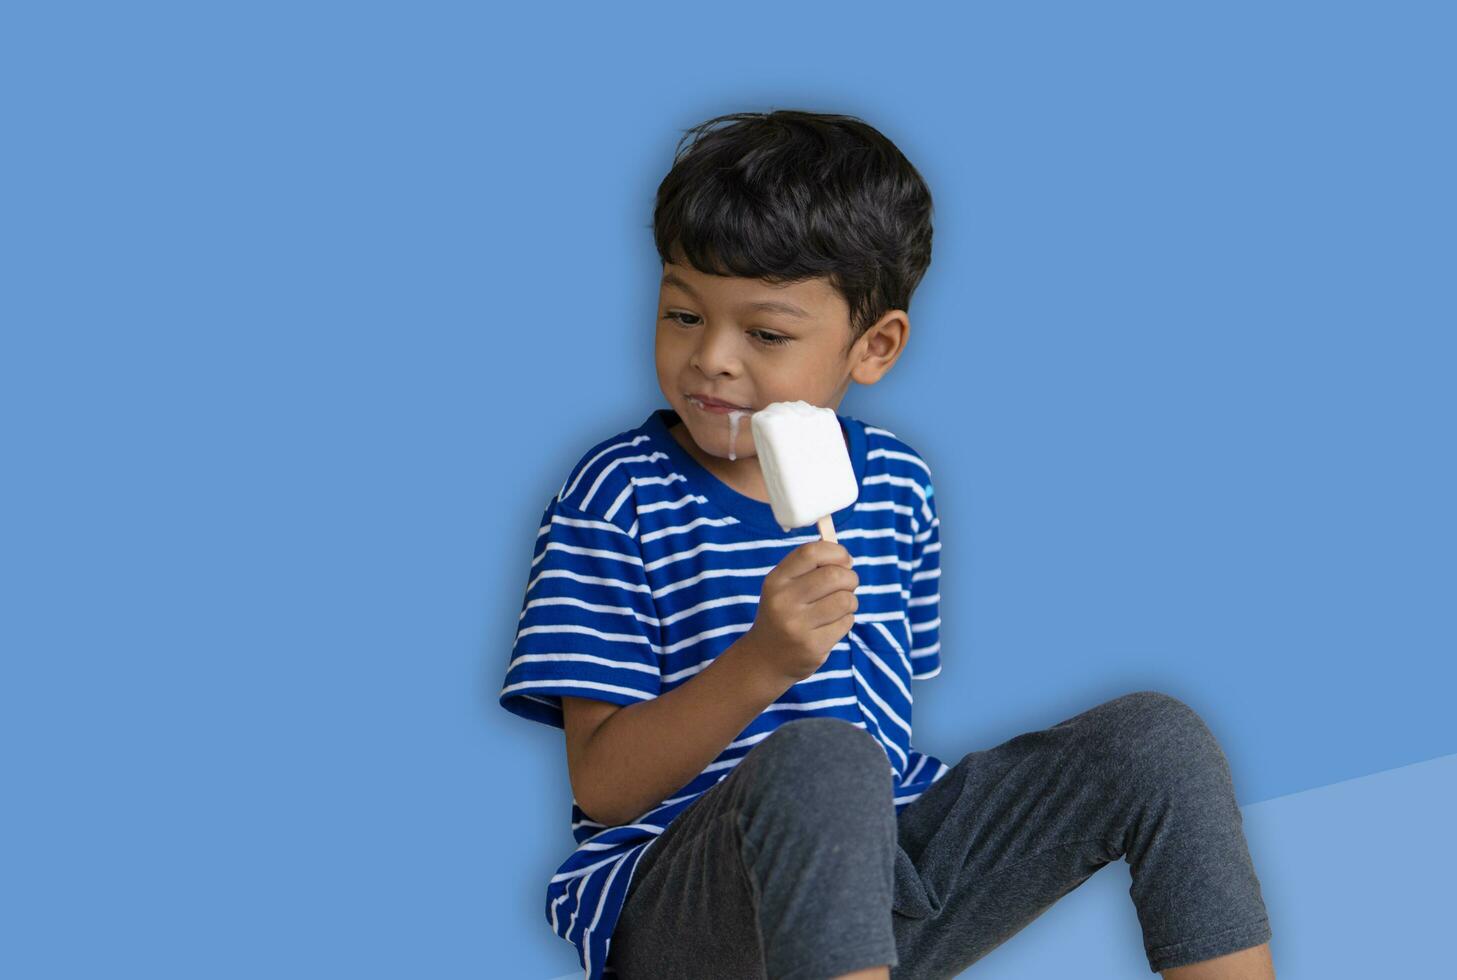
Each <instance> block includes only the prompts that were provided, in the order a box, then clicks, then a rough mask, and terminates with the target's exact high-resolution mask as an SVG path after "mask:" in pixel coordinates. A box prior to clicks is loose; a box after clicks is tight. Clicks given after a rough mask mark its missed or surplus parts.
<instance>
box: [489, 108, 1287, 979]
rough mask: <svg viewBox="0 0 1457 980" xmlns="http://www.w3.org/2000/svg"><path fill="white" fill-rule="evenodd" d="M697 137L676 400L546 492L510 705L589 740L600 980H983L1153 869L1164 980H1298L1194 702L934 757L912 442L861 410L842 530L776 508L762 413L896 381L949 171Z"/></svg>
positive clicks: (560, 897)
mask: <svg viewBox="0 0 1457 980" xmlns="http://www.w3.org/2000/svg"><path fill="white" fill-rule="evenodd" d="M689 135H691V136H693V137H695V139H694V140H693V142H692V143H691V145H690V146H689V148H688V150H687V152H684V151H683V147H682V146H681V145H680V148H679V153H678V154H677V158H676V159H675V161H674V165H673V168H672V170H671V171H670V173H669V174H668V176H667V177H666V178H665V179H664V180H663V182H662V184H661V186H660V187H659V189H658V197H657V203H656V208H655V213H654V234H655V239H656V242H657V247H658V252H659V255H660V257H661V258H662V259H663V278H662V282H661V285H660V294H659V300H660V302H659V308H658V310H657V317H658V321H657V327H656V343H655V357H656V362H657V373H658V383H659V387H660V388H661V389H662V393H663V395H664V397H665V398H666V399H667V400H668V403H669V405H670V406H671V408H669V409H658V410H655V411H654V412H652V413H651V414H650V415H649V416H648V418H647V419H646V420H645V421H644V422H643V423H642V424H641V425H639V426H638V427H636V428H634V429H631V430H628V431H625V432H623V433H620V434H618V435H615V436H612V437H610V438H607V439H604V440H602V441H600V442H598V443H597V444H596V445H595V446H593V447H592V448H591V449H589V450H588V451H587V452H586V453H585V454H584V455H583V457H582V458H581V460H580V461H579V462H578V463H577V465H576V466H574V467H573V469H572V471H571V473H570V474H568V476H567V479H566V480H565V481H564V482H563V484H562V486H561V489H560V490H559V492H558V493H557V494H555V495H554V496H553V497H552V498H551V500H550V501H548V504H547V507H546V510H545V513H544V514H543V517H542V522H541V526H540V531H539V532H538V536H537V545H536V548H535V557H534V558H533V560H532V563H531V569H530V573H529V576H528V581H527V587H526V596H525V600H524V602H523V608H522V612H521V617H520V628H519V630H518V632H517V634H516V641H515V646H514V648H513V651H512V659H511V661H510V664H509V666H508V668H507V673H506V678H505V683H504V685H503V687H502V690H501V694H500V703H501V704H502V706H503V707H505V708H507V709H508V710H510V711H512V712H513V713H515V714H518V715H521V716H522V717H525V718H529V719H532V720H535V721H539V722H543V723H545V724H550V725H553V726H555V727H559V728H562V729H564V731H565V734H566V743H567V761H568V772H569V777H570V781H571V786H572V791H573V805H572V830H573V835H574V837H575V839H576V842H577V849H576V850H575V852H574V853H573V854H572V855H571V856H570V857H569V858H568V859H567V860H566V861H565V862H564V863H563V864H562V865H561V867H560V868H559V870H558V872H557V873H556V875H554V876H553V878H552V879H551V881H550V883H549V885H548V890H547V902H546V910H545V911H546V917H547V921H548V922H550V923H551V926H552V928H553V930H554V931H555V932H556V933H557V934H558V935H560V936H562V937H563V938H565V939H567V940H568V941H570V942H572V943H573V944H574V945H575V946H576V947H577V950H578V955H579V958H580V960H581V962H582V966H583V968H584V971H585V976H586V978H587V980H597V978H599V977H603V976H622V977H627V978H629V980H638V978H677V977H691V978H714V977H725V978H750V977H763V976H768V977H774V978H780V977H790V978H794V980H823V978H829V977H857V978H858V977H866V978H870V977H887V976H889V975H890V967H892V966H894V967H895V968H896V969H895V975H896V976H898V977H901V976H904V977H949V976H954V975H955V974H956V973H958V972H960V971H961V970H962V969H964V968H965V967H966V966H968V965H969V964H970V963H972V962H974V961H975V960H976V959H979V958H980V957H981V956H983V955H985V954H986V952H988V951H989V950H991V949H992V948H994V947H995V946H996V945H998V944H999V943H1001V942H1002V941H1004V940H1005V939H1006V938H1007V937H1008V936H1010V935H1011V934H1012V933H1014V932H1015V931H1017V930H1018V929H1020V928H1021V927H1022V926H1024V925H1026V923H1027V922H1029V921H1031V920H1032V919H1033V918H1035V917H1036V916H1037V915H1039V914H1041V912H1042V911H1043V910H1045V908H1046V907H1047V906H1049V905H1050V904H1051V903H1052V902H1053V901H1055V900H1056V899H1057V897H1059V896H1060V895H1062V894H1065V893H1066V892H1067V891H1070V890H1071V889H1072V888H1074V887H1076V886H1077V884H1079V883H1080V882H1081V881H1083V880H1085V879H1086V878H1087V877H1088V876H1089V875H1091V874H1092V873H1093V872H1094V871H1095V870H1096V869H1097V868H1098V867H1101V866H1103V865H1104V864H1107V863H1108V862H1109V861H1111V860H1114V859H1116V858H1118V857H1120V856H1123V855H1125V854H1126V855H1128V859H1129V862H1130V864H1131V865H1133V868H1134V879H1135V881H1134V888H1133V890H1132V891H1133V895H1134V899H1135V904H1136V905H1137V907H1138V911H1139V915H1140V919H1141V921H1142V924H1143V929H1144V936H1145V942H1146V945H1147V952H1148V955H1149V962H1150V966H1151V967H1152V968H1153V969H1154V970H1155V971H1159V970H1167V971H1168V972H1167V973H1166V974H1165V975H1166V976H1168V977H1181V978H1184V980H1189V978H1193V977H1205V976H1207V977H1266V976H1269V977H1273V975H1274V974H1273V972H1272V971H1269V970H1266V972H1259V971H1260V970H1261V969H1264V967H1263V966H1262V963H1263V964H1268V953H1267V949H1268V947H1267V946H1261V945H1260V944H1262V943H1264V942H1265V940H1267V939H1268V938H1269V928H1268V924H1267V921H1266V919H1265V912H1264V907H1263V904H1262V902H1261V899H1260V894H1259V885H1258V882H1257V880H1256V879H1255V877H1254V873H1253V869H1252V868H1251V867H1250V863H1249V858H1248V854H1247V852H1246V851H1245V848H1244V840H1243V836H1242V835H1241V834H1240V830H1239V819H1240V816H1239V810H1238V807H1237V805H1236V804H1235V801H1234V796H1233V789H1232V786H1231V785H1230V782H1229V776H1228V772H1227V768H1225V767H1224V760H1223V756H1222V754H1221V753H1220V751H1219V749H1218V746H1217V744H1216V743H1215V742H1214V740H1213V737H1212V735H1210V733H1209V732H1208V730H1207V729H1206V728H1204V727H1203V725H1202V723H1201V722H1200V721H1199V719H1198V717H1197V716H1195V715H1194V714H1193V712H1192V711H1191V710H1190V709H1188V708H1187V707H1185V706H1184V705H1183V704H1182V703H1181V702H1178V701H1176V700H1174V699H1173V698H1169V697H1167V696H1164V695H1160V694H1156V693H1153V692H1140V693H1139V694H1133V695H1128V696H1126V697H1124V698H1119V699H1117V700H1115V701H1112V702H1108V703H1106V704H1104V705H1100V706H1098V707H1097V708H1094V709H1092V710H1090V711H1088V712H1084V713H1083V714H1082V715H1079V716H1077V717H1076V718H1073V719H1068V720H1067V721H1065V722H1063V723H1061V724H1060V725H1057V726H1054V727H1053V728H1051V729H1047V730H1044V731H1041V732H1033V733H1028V734H1026V735H1023V736H1020V737H1019V738H1017V739H1013V740H1011V741H1009V742H1007V743H1004V744H1003V745H1000V746H997V747H996V748H994V749H990V750H987V751H984V752H973V753H970V754H968V755H967V756H965V757H964V758H963V759H962V760H961V762H959V763H958V764H957V765H956V766H954V767H948V766H947V765H946V763H944V762H942V761H941V760H940V759H938V758H936V757H935V756H933V755H930V754H928V753H925V752H923V751H921V750H919V749H916V748H914V747H912V745H911V704H912V696H911V686H910V682H911V681H912V680H924V679H928V678H931V677H935V676H936V675H937V674H938V673H939V672H940V669H941V660H940V643H939V627H940V618H939V600H940V589H939V578H940V567H941V565H940V530H939V528H940V520H939V515H938V511H937V504H936V497H935V495H934V493H933V487H932V482H931V471H930V468H929V467H928V466H927V464H926V462H925V460H924V459H922V458H921V457H920V455H919V454H917V453H916V452H915V450H914V449H912V448H911V447H910V446H909V445H908V444H907V443H905V442H904V441H902V440H900V439H899V438H897V437H896V435H895V434H894V433H892V432H890V431H888V430H886V429H884V428H880V427H877V426H873V425H868V424H866V423H864V422H861V421H859V420H858V419H854V418H851V417H847V416H838V417H839V419H840V425H841V429H842V432H843V434H844V437H845V441H846V446H847V447H848V449H849V453H850V458H851V460H852V464H853V467H854V471H855V476H856V479H857V481H858V483H859V485H860V494H859V498H858V500H856V502H855V503H854V504H852V505H851V506H848V507H846V508H845V509H843V510H841V511H840V512H838V513H836V514H834V515H833V519H834V524H835V529H836V534H837V536H838V538H839V541H838V542H837V543H831V542H828V541H824V540H821V539H820V538H819V535H818V533H817V531H816V529H815V528H814V527H813V526H811V527H807V528H794V529H791V530H790V531H789V532H787V533H786V532H785V531H783V529H782V528H780V527H779V525H778V524H777V522H776V521H775V520H774V517H773V514H772V510H771V508H770V505H769V503H768V494H767V492H766V491H765V487H764V481H763V475H762V473H761V471H760V470H759V467H758V462H757V460H756V458H755V455H754V444H753V439H752V436H751V432H750V427H749V425H748V418H749V415H750V414H751V413H752V412H753V411H755V410H757V409H759V408H762V407H764V406H765V405H767V404H769V403H771V402H775V401H793V400H804V401H807V402H810V403H811V404H814V405H820V406H829V407H832V408H837V407H838V405H839V403H840V401H841V399H842V398H843V396H844V394H845V392H846V391H847V390H848V388H849V386H850V383H851V382H852V381H855V382H858V383H860V384H867V385H868V384H874V383H875V382H877V381H878V380H880V378H882V377H883V376H884V375H885V374H886V372H888V371H889V370H890V368H891V366H892V365H893V364H894V363H895V361H896V359H897V358H898V357H899V355H900V354H901V352H902V351H903V350H904V348H905V344H906V340H907V337H908V335H909V329H910V325H909V320H908V315H907V312H906V310H907V308H908V306H909V303H910V297H911V294H912V292H913V291H914V290H915V287H916V286H917V284H918V283H919V282H920V279H921V277H922V275H923V274H924V272H925V270H926V268H927V267H928V265H929V263H930V257H931V237H932V230H931V221H930V217H931V196H930V193H929V191H928V189H927V188H926V186H925V183H924V182H923V181H922V180H921V178H920V175H919V174H918V173H917V172H916V170H915V168H914V167H912V166H911V164H910V163H909V161H907V160H906V159H905V157H904V156H903V155H902V154H901V153H900V151H899V150H898V149H897V148H896V147H895V146H894V145H893V144H892V143H890V141H888V140H887V139H886V138H885V137H884V136H882V135H881V134H880V133H879V132H877V131H876V130H875V129H873V128H871V127H870V126H868V125H866V124H865V123H864V122H862V121H860V120H858V119H854V118H853V117H847V116H838V115H823V114H813V113H806V112H797V111H787V110H784V111H776V112H772V113H768V114H767V115H760V114H755V113H736V114H731V115H728V116H720V117H717V118H715V119H711V120H708V121H707V122H705V123H702V124H700V125H699V126H697V127H694V129H693V130H690V131H689ZM837 415H838V413H837ZM1008 872H1009V874H1008ZM998 876H1000V877H998ZM1261 957H1263V960H1261ZM1196 962H1197V966H1193V965H1190V964H1195V963H1196ZM1252 964H1253V965H1252ZM1195 970H1203V971H1206V972H1193V971H1195ZM1209 971H1212V972H1209ZM1239 971H1244V972H1239Z"/></svg>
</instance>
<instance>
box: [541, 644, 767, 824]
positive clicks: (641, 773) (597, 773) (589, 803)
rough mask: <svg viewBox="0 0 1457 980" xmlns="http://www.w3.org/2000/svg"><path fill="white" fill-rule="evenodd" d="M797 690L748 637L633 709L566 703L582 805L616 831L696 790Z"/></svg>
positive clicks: (586, 701)
mask: <svg viewBox="0 0 1457 980" xmlns="http://www.w3.org/2000/svg"><path fill="white" fill-rule="evenodd" d="M794 683H795V680H794V678H791V677H788V676H784V675H781V674H778V673H777V672H776V671H774V670H773V668H772V662H771V661H769V660H767V659H765V658H764V657H761V656H756V655H755V650H754V648H753V646H752V640H751V639H750V637H749V634H747V633H746V634H744V635H743V636H740V637H739V639H738V640H736V641H735V642H734V643H733V644H731V645H730V646H729V647H728V648H727V649H726V650H724V651H723V652H721V653H720V654H719V655H718V656H717V657H716V658H715V659H714V660H712V661H710V662H709V664H708V666H707V667H704V668H703V669H702V670H700V671H699V672H698V673H697V674H695V675H693V676H692V677H691V678H689V679H688V680H686V681H684V682H683V683H682V684H681V685H679V686H678V687H675V688H673V689H672V690H671V691H665V692H664V693H662V694H660V695H658V696H657V697H655V698H652V699H651V700H648V701H641V702H638V703H636V704H630V705H615V704H610V703H608V702H605V701H594V700H592V699H590V698H576V697H563V698H562V699H561V700H562V712H563V715H564V721H565V728H566V732H567V769H568V772H569V774H570V778H571V782H572V792H573V795H574V796H575V797H576V800H577V805H578V806H579V807H581V808H582V810H583V812H585V813H586V814H587V815H588V816H590V817H591V818H592V819H593V820H596V821H598V822H599V823H603V824H606V825H607V826H609V827H615V826H619V825H621V824H625V823H629V822H631V821H632V820H635V819H636V818H637V817H640V816H642V815H643V814H644V813H647V812H648V811H649V810H651V809H652V808H653V807H655V806H657V805H658V804H659V803H661V802H662V801H663V800H665V799H667V798H668V796H669V794H670V793H673V792H674V791H676V790H679V789H681V788H683V787H684V786H686V785H687V784H688V783H690V782H691V781H692V780H693V778H694V777H695V776H697V775H698V774H699V773H701V772H702V771H703V770H704V768H705V767H706V766H707V765H708V764H709V763H710V762H712V761H713V760H714V759H716V758H718V755H719V753H721V752H722V751H723V750H724V747H725V746H727V745H728V744H729V742H731V741H733V739H734V736H735V735H738V734H739V733H740V732H742V731H743V730H744V729H745V728H747V727H748V726H749V724H750V723H751V722H752V721H753V720H754V719H755V718H757V717H758V716H759V713H760V712H762V711H763V710H764V709H765V708H766V707H768V706H769V705H771V704H773V703H774V701H776V700H777V699H778V698H779V696H780V695H781V694H783V693H784V692H785V691H786V690H788V689H789V688H790V687H791V686H792V685H793V684H794Z"/></svg>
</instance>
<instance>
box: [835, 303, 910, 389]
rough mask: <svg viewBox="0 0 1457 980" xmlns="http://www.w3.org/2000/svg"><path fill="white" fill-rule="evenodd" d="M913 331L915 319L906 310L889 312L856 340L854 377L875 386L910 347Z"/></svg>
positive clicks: (852, 370)
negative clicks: (908, 344) (912, 322)
mask: <svg viewBox="0 0 1457 980" xmlns="http://www.w3.org/2000/svg"><path fill="white" fill-rule="evenodd" d="M910 333H911V321H910V318H909V317H908V316H907V315H906V311H905V310H891V311H889V312H888V313H886V314H885V316H883V317H881V318H880V319H879V320H877V321H876V322H875V324H874V325H872V326H871V328H870V329H869V330H867V331H865V335H864V336H863V337H861V338H860V339H859V340H858V341H857V342H856V344H855V348H854V350H853V351H851V357H853V358H854V359H855V366H854V367H853V368H851V370H850V377H851V378H853V379H855V381H857V382H858V383H860V384H862V385H873V384H875V382H877V381H879V380H880V379H881V378H883V377H885V375H886V372H888V371H889V370H890V369H891V366H892V365H894V364H895V362H896V359H897V358H898V357H900V356H901V351H903V350H905V349H906V341H907V340H908V339H909V338H910ZM857 352H858V353H857Z"/></svg>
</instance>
